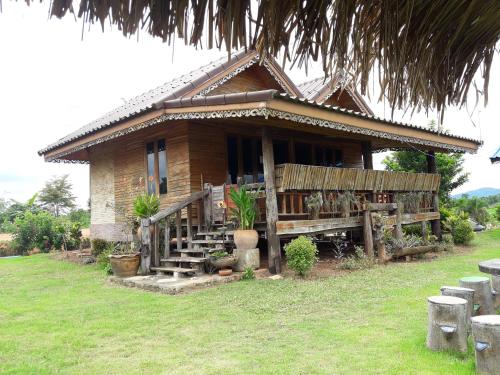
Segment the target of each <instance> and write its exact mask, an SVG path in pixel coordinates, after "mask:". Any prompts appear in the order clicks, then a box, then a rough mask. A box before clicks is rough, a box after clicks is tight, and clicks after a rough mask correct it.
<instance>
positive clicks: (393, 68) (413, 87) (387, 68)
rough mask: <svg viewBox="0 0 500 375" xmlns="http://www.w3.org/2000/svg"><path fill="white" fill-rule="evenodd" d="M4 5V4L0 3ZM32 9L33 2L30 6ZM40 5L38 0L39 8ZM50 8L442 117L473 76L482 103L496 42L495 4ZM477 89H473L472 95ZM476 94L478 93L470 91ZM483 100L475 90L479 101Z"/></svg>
mask: <svg viewBox="0 0 500 375" xmlns="http://www.w3.org/2000/svg"><path fill="white" fill-rule="evenodd" d="M0 1H1V0H0ZM27 1H28V3H29V1H30V0H27ZM41 1H43V0H41ZM74 3H75V5H76V4H79V9H78V10H77V11H74V10H73V0H52V1H51V7H50V13H51V15H53V16H56V17H63V16H64V15H66V14H67V13H68V12H76V13H77V15H78V17H80V18H82V19H83V21H84V23H88V24H91V23H95V22H99V23H101V25H102V26H103V27H104V24H105V22H106V20H108V19H109V20H110V22H111V23H112V24H115V25H117V26H118V28H119V29H120V30H121V31H122V32H123V34H124V35H126V36H129V35H132V34H135V33H136V32H137V31H138V30H139V29H145V30H146V31H147V32H148V33H150V34H151V35H153V36H157V37H160V38H162V39H163V40H164V41H165V42H168V43H170V42H172V40H173V37H175V36H176V34H177V36H179V37H181V38H183V39H184V41H185V43H186V44H192V45H196V46H200V47H203V45H202V41H204V40H206V41H207V44H208V48H213V47H214V42H215V45H216V46H217V47H218V48H222V47H224V48H225V49H226V50H227V51H228V52H229V51H231V50H232V49H237V48H241V47H242V46H244V47H248V48H255V49H257V50H258V52H259V53H260V54H261V55H266V54H270V55H272V56H275V57H276V56H277V55H278V54H279V53H280V52H282V53H283V56H284V59H283V63H285V60H291V61H292V62H293V63H296V64H298V65H299V66H305V67H306V68H307V62H308V61H309V60H311V59H312V60H314V61H316V60H320V61H321V62H322V64H323V69H324V71H325V73H326V74H327V75H330V74H333V73H334V72H337V71H344V72H345V71H347V72H349V73H350V74H351V75H352V80H353V81H354V83H355V84H357V85H359V87H360V88H361V92H362V93H363V94H366V93H367V88H368V87H369V85H370V83H371V80H370V77H374V80H375V81H377V80H378V84H379V86H380V91H381V92H382V93H383V94H384V95H385V96H386V97H387V99H388V101H389V103H390V104H391V106H392V107H393V108H400V109H406V108H407V107H408V106H413V107H415V108H417V109H421V108H422V107H423V108H425V109H437V110H441V111H442V110H443V109H444V107H445V106H446V105H450V104H453V105H462V104H464V103H465V102H466V99H467V94H468V92H469V89H470V87H471V85H473V86H474V76H475V75H476V73H477V72H480V75H481V76H482V79H483V90H482V92H483V93H484V98H485V102H487V99H488V96H487V89H488V80H489V75H490V68H491V63H492V60H493V56H494V54H495V46H496V44H497V42H498V39H499V36H500V1H498V0H398V1H396V0H373V1H372V0H331V1H324V0H260V1H258V2H256V1H251V0H234V1H231V0H191V1H189V0H105V1H103V0H80V1H79V2H77V1H75V2H74ZM474 87H475V86H474ZM475 88H476V87H475ZM478 92H481V90H479V89H477V88H476V93H478Z"/></svg>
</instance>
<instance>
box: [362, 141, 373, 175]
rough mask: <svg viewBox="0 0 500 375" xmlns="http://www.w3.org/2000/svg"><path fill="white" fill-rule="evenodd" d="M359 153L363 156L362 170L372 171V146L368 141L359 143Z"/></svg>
mask: <svg viewBox="0 0 500 375" xmlns="http://www.w3.org/2000/svg"><path fill="white" fill-rule="evenodd" d="M361 152H362V154H363V168H364V169H373V156H372V144H371V142H370V141H366V142H362V143H361Z"/></svg>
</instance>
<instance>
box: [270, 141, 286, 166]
mask: <svg viewBox="0 0 500 375" xmlns="http://www.w3.org/2000/svg"><path fill="white" fill-rule="evenodd" d="M273 153H274V164H284V163H288V142H287V141H273Z"/></svg>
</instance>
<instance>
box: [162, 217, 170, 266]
mask: <svg viewBox="0 0 500 375" xmlns="http://www.w3.org/2000/svg"><path fill="white" fill-rule="evenodd" d="M169 217H170V216H167V217H166V218H165V232H164V235H165V237H164V246H165V248H164V250H163V258H165V259H167V258H169V257H170V220H169Z"/></svg>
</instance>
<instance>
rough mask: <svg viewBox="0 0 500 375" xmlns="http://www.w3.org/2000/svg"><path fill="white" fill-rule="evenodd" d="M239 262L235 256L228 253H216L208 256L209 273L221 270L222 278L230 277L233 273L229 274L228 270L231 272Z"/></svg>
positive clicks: (219, 251) (220, 251)
mask: <svg viewBox="0 0 500 375" xmlns="http://www.w3.org/2000/svg"><path fill="white" fill-rule="evenodd" d="M237 260H238V259H237V258H236V256H235V255H233V254H229V253H228V252H227V251H223V250H218V251H214V252H212V253H210V255H209V256H208V267H209V271H210V273H213V272H215V271H217V270H219V274H220V275H221V276H225V275H230V274H231V272H228V270H231V268H232V267H233V266H234V265H235V264H236V261H237ZM221 271H222V272H221Z"/></svg>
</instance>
